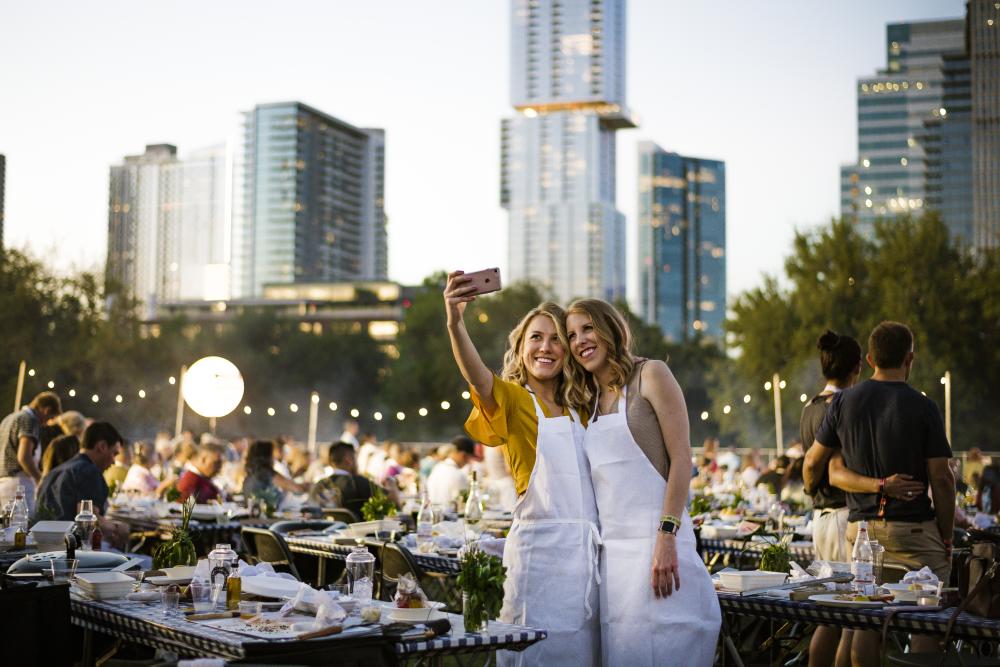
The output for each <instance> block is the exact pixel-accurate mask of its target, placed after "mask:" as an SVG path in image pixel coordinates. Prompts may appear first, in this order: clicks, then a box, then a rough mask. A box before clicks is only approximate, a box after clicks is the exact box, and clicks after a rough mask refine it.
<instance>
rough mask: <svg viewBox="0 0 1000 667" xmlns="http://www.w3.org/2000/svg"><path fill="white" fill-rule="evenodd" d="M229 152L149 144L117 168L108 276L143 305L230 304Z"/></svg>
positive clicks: (147, 308) (150, 310)
mask: <svg viewBox="0 0 1000 667" xmlns="http://www.w3.org/2000/svg"><path fill="white" fill-rule="evenodd" d="M227 227H228V221H227V218H226V152H225V147H224V146H213V147H211V148H206V149H202V150H199V151H196V152H193V153H192V154H191V155H190V156H188V157H186V158H185V159H183V160H181V159H179V158H178V157H177V148H176V147H175V146H172V145H170V144H155V145H149V146H146V151H145V152H144V153H143V154H142V155H130V156H127V157H126V158H125V160H124V161H123V163H122V164H120V165H115V166H113V167H111V178H110V190H109V197H108V257H107V268H106V276H107V279H108V280H109V281H110V282H113V283H117V284H118V285H120V286H121V287H122V288H124V290H125V291H126V292H127V293H128V294H129V295H130V296H132V297H134V298H136V299H138V300H139V301H141V302H142V303H143V305H144V313H145V314H146V316H150V317H151V316H153V315H155V312H156V308H157V306H158V304H160V303H163V302H167V301H179V300H185V299H193V300H203V299H226V298H228V297H229V294H228V266H227V264H228V249H227V247H226V244H227V240H226V233H227Z"/></svg>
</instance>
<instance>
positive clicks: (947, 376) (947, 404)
mask: <svg viewBox="0 0 1000 667" xmlns="http://www.w3.org/2000/svg"><path fill="white" fill-rule="evenodd" d="M942 381H943V383H944V432H945V435H947V436H948V444H949V445H950V444H951V371H945V372H944V377H943V378H942Z"/></svg>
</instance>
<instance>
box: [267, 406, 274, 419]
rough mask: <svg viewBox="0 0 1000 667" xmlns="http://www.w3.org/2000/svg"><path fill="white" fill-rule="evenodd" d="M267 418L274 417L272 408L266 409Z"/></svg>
mask: <svg viewBox="0 0 1000 667" xmlns="http://www.w3.org/2000/svg"><path fill="white" fill-rule="evenodd" d="M267 416H268V417H273V416H274V408H268V409H267Z"/></svg>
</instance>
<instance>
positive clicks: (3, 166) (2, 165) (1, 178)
mask: <svg viewBox="0 0 1000 667" xmlns="http://www.w3.org/2000/svg"><path fill="white" fill-rule="evenodd" d="M6 178H7V158H5V157H4V156H3V155H2V154H0V248H3V200H4V183H5V182H6Z"/></svg>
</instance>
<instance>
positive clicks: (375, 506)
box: [361, 485, 396, 521]
mask: <svg viewBox="0 0 1000 667" xmlns="http://www.w3.org/2000/svg"><path fill="white" fill-rule="evenodd" d="M361 516H363V517H364V518H365V521H379V520H380V519H384V518H386V517H387V516H396V504H395V503H393V502H392V501H391V500H389V497H388V496H387V495H385V493H384V492H383V491H382V489H381V488H380V487H378V486H376V485H372V496H371V498H369V499H368V500H366V501H365V504H364V505H362V506H361Z"/></svg>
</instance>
